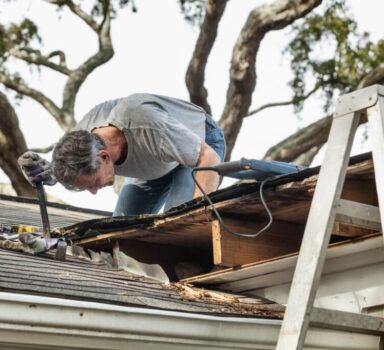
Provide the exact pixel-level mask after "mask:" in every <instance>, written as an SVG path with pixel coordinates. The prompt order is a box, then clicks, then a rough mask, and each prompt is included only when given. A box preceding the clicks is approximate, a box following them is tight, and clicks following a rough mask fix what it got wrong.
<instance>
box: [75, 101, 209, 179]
mask: <svg viewBox="0 0 384 350" xmlns="http://www.w3.org/2000/svg"><path fill="white" fill-rule="evenodd" d="M205 119H206V113H205V111H204V110H203V109H202V108H200V107H198V106H196V105H194V104H192V103H190V102H186V101H182V100H178V99H175V98H171V97H166V96H159V95H152V94H133V95H130V96H128V97H125V98H121V99H117V100H111V101H107V102H104V103H101V104H99V105H97V106H96V107H94V108H93V109H92V110H90V111H89V112H88V113H87V114H86V115H85V116H84V117H83V119H82V120H81V121H80V122H79V123H78V124H77V125H76V127H75V129H74V130H87V131H92V129H94V128H98V127H102V126H108V125H113V126H115V127H117V128H118V129H120V130H121V131H123V132H124V135H125V138H126V140H127V144H128V153H127V157H126V159H125V161H124V162H123V163H122V164H120V165H115V172H116V174H117V175H121V176H125V177H133V178H138V179H143V180H152V179H157V178H159V177H162V176H163V175H165V174H167V173H168V172H170V171H171V170H173V169H174V168H175V167H177V166H178V165H179V164H183V165H186V166H190V167H193V166H195V165H196V163H197V161H198V158H199V155H200V148H201V141H202V140H204V139H205Z"/></svg>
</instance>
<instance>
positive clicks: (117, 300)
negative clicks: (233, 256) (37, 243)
mask: <svg viewBox="0 0 384 350" xmlns="http://www.w3.org/2000/svg"><path fill="white" fill-rule="evenodd" d="M0 276H1V282H0V290H1V291H5V292H14V293H23V294H32V295H40V296H47V297H48V296H49V297H58V298H69V299H74V300H84V301H93V302H99V303H107V304H118V305H124V306H137V307H146V308H156V309H164V310H174V311H183V312H190V313H200V314H210V315H221V316H223V315H227V316H232V317H234V316H235V317H236V316H239V317H240V316H241V317H244V316H246V317H248V316H249V317H256V318H273V319H281V318H282V315H283V312H284V307H283V306H281V305H279V304H276V303H272V302H269V301H267V300H265V299H262V298H254V297H253V298H250V297H245V296H240V295H235V294H228V293H222V292H215V291H210V290H207V289H201V288H196V287H193V286H191V285H187V284H182V283H174V284H164V283H161V282H159V281H155V280H153V279H150V278H147V277H142V276H138V275H134V274H132V273H128V272H126V271H124V270H122V269H116V268H113V267H111V266H108V264H106V263H105V262H98V263H95V262H90V261H87V260H84V259H80V258H76V257H69V258H68V260H67V261H65V262H62V261H56V260H53V259H52V257H51V256H50V255H45V256H31V255H27V254H22V253H16V252H11V251H6V250H2V249H0Z"/></svg>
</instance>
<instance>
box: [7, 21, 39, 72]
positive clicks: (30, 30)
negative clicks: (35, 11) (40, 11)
mask: <svg viewBox="0 0 384 350" xmlns="http://www.w3.org/2000/svg"><path fill="white" fill-rule="evenodd" d="M36 43H39V44H40V43H41V38H40V36H39V33H38V28H37V26H36V24H35V23H34V22H32V21H31V20H30V19H28V18H26V19H23V20H22V21H21V22H20V23H19V24H16V23H11V24H10V25H8V26H4V25H1V24H0V64H1V65H0V69H2V68H3V65H4V63H5V61H6V60H7V59H8V58H9V51H10V50H12V49H14V48H16V49H24V48H26V47H31V45H33V44H36Z"/></svg>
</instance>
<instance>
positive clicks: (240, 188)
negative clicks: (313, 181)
mask: <svg viewBox="0 0 384 350" xmlns="http://www.w3.org/2000/svg"><path fill="white" fill-rule="evenodd" d="M370 159H372V154H371V152H368V153H364V154H360V155H357V156H354V157H351V158H350V160H349V165H354V164H357V163H361V162H363V161H366V160H370ZM319 170H320V167H319V166H317V167H313V168H308V169H305V170H302V171H300V172H298V173H293V174H287V175H283V176H279V177H276V178H274V179H272V180H271V181H269V182H266V183H265V186H264V190H265V191H268V190H269V191H270V190H273V189H274V188H275V187H277V186H279V185H283V184H286V183H290V182H294V181H300V180H303V179H306V178H309V177H311V176H312V175H316V174H318V173H319ZM260 184H261V183H260V182H256V181H242V182H238V183H236V184H234V185H232V186H229V187H227V188H223V189H221V190H218V191H216V192H213V193H211V194H210V195H209V197H210V199H211V200H212V202H213V203H218V202H222V201H225V200H229V199H233V198H239V197H241V196H244V195H248V194H251V193H258V192H259V190H260ZM207 205H209V203H208V202H207V201H206V199H205V198H203V197H201V198H197V199H194V200H191V201H189V202H186V203H184V204H182V205H180V206H178V207H175V208H172V209H170V210H169V211H167V212H166V213H163V214H159V215H154V214H151V215H139V216H124V217H108V218H100V219H92V220H87V221H83V222H79V223H76V224H73V225H70V226H66V227H57V228H55V229H54V230H53V231H52V234H53V236H65V237H67V238H69V239H72V240H77V239H82V238H86V237H93V236H97V235H98V234H102V233H107V232H108V233H112V232H114V231H122V230H127V229H131V228H138V227H146V226H150V225H151V224H153V223H154V222H155V221H156V220H158V219H165V218H170V217H173V216H177V215H180V214H183V213H185V212H189V211H192V210H194V209H198V208H202V207H205V206H207Z"/></svg>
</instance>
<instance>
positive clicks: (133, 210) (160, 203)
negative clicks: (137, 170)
mask: <svg viewBox="0 0 384 350" xmlns="http://www.w3.org/2000/svg"><path fill="white" fill-rule="evenodd" d="M205 130H206V132H205V142H206V143H207V144H208V145H209V146H211V147H212V148H213V149H214V150H215V151H216V153H217V154H218V155H219V156H220V159H221V161H223V160H224V157H225V148H226V145H225V140H224V134H223V131H222V130H221V129H220V127H219V126H218V125H217V123H216V122H215V121H214V120H213V119H212V117H211V116H209V115H207V119H206V122H205ZM191 173H192V168H189V167H186V166H184V165H181V164H180V165H179V166H177V167H176V168H175V169H173V170H172V171H170V172H169V173H168V174H166V175H164V176H162V177H161V178H158V179H154V180H140V179H132V178H127V179H126V180H125V182H124V184H123V186H122V187H121V190H120V194H119V198H118V200H117V204H116V208H115V211H114V212H113V216H126V215H139V214H157V213H159V212H160V211H167V210H168V209H170V208H172V207H176V206H178V205H180V204H182V203H184V202H187V201H189V200H191V199H192V197H193V192H194V189H195V183H194V182H193V179H192V175H191Z"/></svg>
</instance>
